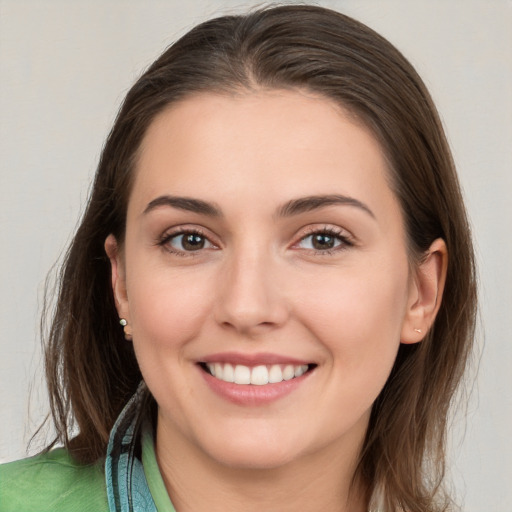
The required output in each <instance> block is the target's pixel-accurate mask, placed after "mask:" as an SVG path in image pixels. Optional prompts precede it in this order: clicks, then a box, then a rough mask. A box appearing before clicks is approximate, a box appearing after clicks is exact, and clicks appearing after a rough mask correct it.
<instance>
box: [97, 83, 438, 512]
mask: <svg viewBox="0 0 512 512" xmlns="http://www.w3.org/2000/svg"><path fill="white" fill-rule="evenodd" d="M388 176H389V171H388V169H387V167H386V163H385V159H384V157H383V155H382V151H381V148H380V146H379V144H378V143H377V141H376V140H375V138H374V137H373V136H372V135H371V134H370V132H369V131H368V130H367V129H365V128H364V127H363V126H361V125H359V124H356V122H355V121H354V120H353V119H352V118H350V117H349V116H348V115H346V114H345V113H344V112H343V111H342V110H341V109H340V108H339V107H337V106H336V105H335V104H333V103H332V102H330V101H329V100H327V99H324V98H321V97H318V96H314V95H312V94H309V93H304V92H298V91H267V90H265V91H258V92H250V93H249V92H244V93H241V94H237V95H232V96H228V95H216V94H206V93H205V94H201V95H196V96H193V97H190V98H188V99H185V100H182V101H181V102H179V103H177V104H175V105H173V106H172V107H170V108H169V109H167V110H166V111H164V112H163V113H161V114H160V115H159V116H158V117H157V119H156V120H155V121H154V122H153V123H152V125H151V126H150V128H149V130H148V132H147V134H146V136H145V139H144V141H143V144H142V148H141V152H140V158H139V160H138V163H137V170H136V178H135V182H134V185H133V190H132V192H131V196H130V199H129V204H128V213H127V224H126V237H125V241H124V244H123V246H122V247H120V246H119V245H118V244H117V242H116V240H115V238H114V237H113V236H110V237H109V238H108V239H107V241H106V243H105V248H106V251H107V254H108V255H109V257H110V260H111V263H112V282H113V289H114V295H115V298H116V304H117V308H118V312H119V316H120V317H122V318H125V319H126V320H127V321H128V327H127V328H128V330H129V332H130V333H132V335H133V344H134V348H135V351H136V355H137V360H138V362H139V365H140V368H141V371H142V374H143V376H144V379H145V381H146V383H147V385H148V387H149V389H150V390H151V392H152V394H153V396H154V397H155V399H156V401H157V403H158V406H159V412H158V423H157V439H156V447H157V459H158V463H159V466H160V469H161V472H162V476H163V479H164V482H165V484H166V487H167V489H168V491H169V494H170V496H171V498H172V500H173V503H174V505H175V507H176V509H177V510H178V511H179V512H189V511H194V512H202V511H209V512H216V511H223V512H225V511H242V512H253V511H257V510H266V511H275V512H278V511H279V512H286V511H292V510H305V511H317V510H322V511H327V512H328V511H336V512H339V511H348V510H350V511H351V512H357V511H363V510H365V507H366V503H365V502H364V499H363V498H362V496H361V493H358V492H357V491H356V492H355V493H352V494H351V497H350V499H349V488H350V484H351V480H352V477H353V474H354V471H355V467H356V464H357V458H358V455H359V452H360V449H361V446H362V443H363V440H364V435H365V431H366V428H367V425H368V419H369V414H370V410H371V406H372V403H373V402H374V400H375V399H376V397H377V396H378V394H379V392H380V390H381V389H382V387H383V386H384V384H385V382H386V379H387V377H388V376H389V373H390V371H391V368H392V366H393V362H394V360H395V357H396V353H397V350H398V347H399V344H400V343H401V342H402V343H417V342H420V341H421V339H422V338H423V337H424V335H425V333H426V332H427V331H428V329H429V327H430V325H431V324H432V322H433V320H434V318H435V314H436V312H437V309H438V307H439V303H440V298H441V295H442V289H443V284H444V276H445V273H446V261H447V255H446V248H445V246H444V243H443V242H442V241H441V240H436V241H435V242H434V243H433V244H432V246H431V248H430V251H429V252H428V254H427V255H426V258H425V259H424V260H423V261H422V263H421V265H420V266H412V265H411V264H410V262H409V260H408V253H407V242H406V236H405V232H404V227H403V219H402V214H401V210H400V206H399V203H398V201H397V199H396V197H395V195H394V193H393V192H392V190H391V189H390V187H389V185H388V181H389V180H388ZM312 197H314V198H315V199H314V200H312V199H311V198H312ZM176 198H186V199H193V200H195V201H184V200H183V199H176ZM297 200H301V201H297ZM198 201H202V202H204V203H207V204H204V203H198ZM418 330H421V332H418ZM215 363H217V364H215ZM228 363H229V364H230V365H231V366H232V368H233V369H234V370H236V367H237V366H240V367H241V369H239V370H237V371H238V372H239V373H238V374H237V379H238V381H240V382H238V383H237V381H236V380H235V382H234V383H233V382H231V383H229V382H225V380H223V379H224V378H226V379H227V380H231V377H225V375H228V374H230V371H229V368H228V369H226V368H227V364H228ZM208 365H209V366H208ZM255 367H260V368H259V370H258V371H257V372H259V373H258V377H256V376H255V375H256V373H257V372H255V371H254V368H255ZM273 367H274V368H273ZM286 367H291V368H292V370H291V371H292V376H293V375H294V373H293V372H294V371H295V372H296V375H297V377H293V378H291V377H290V375H288V376H287V379H289V380H282V379H284V378H285V377H284V375H285V373H286V372H289V368H288V370H287V369H286ZM210 369H211V371H210ZM211 372H214V373H215V372H216V376H213V375H211ZM224 372H227V373H224ZM261 372H263V373H261ZM272 372H273V375H274V377H275V375H276V372H277V377H275V379H276V382H270V383H265V382H266V379H267V380H268V378H270V377H268V375H270V373H272ZM301 372H305V373H304V374H303V375H301ZM221 373H222V375H221ZM231 373H232V372H231ZM235 373H236V372H235ZM261 374H263V377H261ZM247 375H249V376H250V377H247ZM246 377H247V378H254V379H256V380H255V381H254V382H257V383H254V384H243V383H242V381H243V380H244V378H246ZM260 378H262V379H263V381H259V380H258V379H260ZM281 380H282V381H281ZM198 483H200V484H199V485H198ZM356 489H357V486H356Z"/></svg>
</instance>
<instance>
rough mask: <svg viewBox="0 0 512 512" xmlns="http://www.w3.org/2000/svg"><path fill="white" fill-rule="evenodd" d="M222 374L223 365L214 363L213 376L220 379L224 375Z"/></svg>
mask: <svg viewBox="0 0 512 512" xmlns="http://www.w3.org/2000/svg"><path fill="white" fill-rule="evenodd" d="M223 374H224V372H223V365H221V364H220V363H215V377H217V379H222V378H223V377H224V375H223Z"/></svg>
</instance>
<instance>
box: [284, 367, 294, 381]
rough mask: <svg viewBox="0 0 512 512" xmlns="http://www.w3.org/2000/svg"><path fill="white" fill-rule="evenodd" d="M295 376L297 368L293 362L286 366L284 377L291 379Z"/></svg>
mask: <svg viewBox="0 0 512 512" xmlns="http://www.w3.org/2000/svg"><path fill="white" fill-rule="evenodd" d="M293 377H295V368H294V367H293V366H292V365H291V364H289V365H287V366H285V367H284V370H283V379H284V380H290V379H293Z"/></svg>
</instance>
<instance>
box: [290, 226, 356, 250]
mask: <svg viewBox="0 0 512 512" xmlns="http://www.w3.org/2000/svg"><path fill="white" fill-rule="evenodd" d="M352 245H353V244H352V243H351V242H350V240H349V239H348V237H346V236H345V235H343V234H342V233H341V232H339V231H336V230H334V229H332V228H328V229H327V228H326V229H322V230H317V231H314V232H312V233H310V234H308V235H307V236H305V237H303V238H301V239H300V241H299V242H298V243H297V244H296V247H297V248H299V249H306V250H313V251H317V252H324V253H330V252H332V251H336V250H339V249H343V248H345V247H347V246H352Z"/></svg>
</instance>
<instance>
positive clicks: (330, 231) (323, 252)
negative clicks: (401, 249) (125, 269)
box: [157, 226, 354, 257]
mask: <svg viewBox="0 0 512 512" xmlns="http://www.w3.org/2000/svg"><path fill="white" fill-rule="evenodd" d="M183 235H196V236H198V237H201V238H203V239H204V240H205V241H207V242H208V243H210V244H211V245H213V246H214V247H215V244H214V243H213V242H211V241H210V240H209V239H208V237H207V236H206V235H205V234H204V233H203V232H202V231H201V230H200V229H197V228H182V229H178V230H176V231H172V232H170V233H169V232H168V233H165V234H164V235H163V236H162V237H161V238H159V239H158V240H157V245H158V246H160V247H163V248H165V250H166V251H168V252H170V253H171V254H175V255H177V256H182V257H193V256H198V254H196V253H200V252H202V250H203V248H200V249H198V250H197V251H185V250H182V251H180V250H175V249H173V248H172V246H171V245H170V244H169V242H170V241H171V240H173V239H174V238H177V237H179V236H183ZM314 235H326V236H330V237H333V238H335V239H337V240H338V241H339V242H341V243H340V244H339V245H338V246H336V247H333V248H331V249H316V250H315V249H313V251H314V255H319V256H328V255H332V254H335V253H337V252H340V251H343V250H346V249H348V248H349V247H353V246H354V242H353V241H352V240H351V239H350V237H348V236H346V235H344V234H343V231H342V230H339V229H336V228H333V227H329V226H325V227H324V228H322V229H319V228H310V229H309V230H308V231H307V234H305V235H304V236H302V237H301V238H300V239H299V241H298V242H296V243H295V244H294V245H293V246H292V247H295V246H297V245H298V244H300V243H301V242H303V241H304V240H306V239H308V238H310V237H312V236H314ZM305 250H306V251H310V250H311V249H305Z"/></svg>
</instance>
